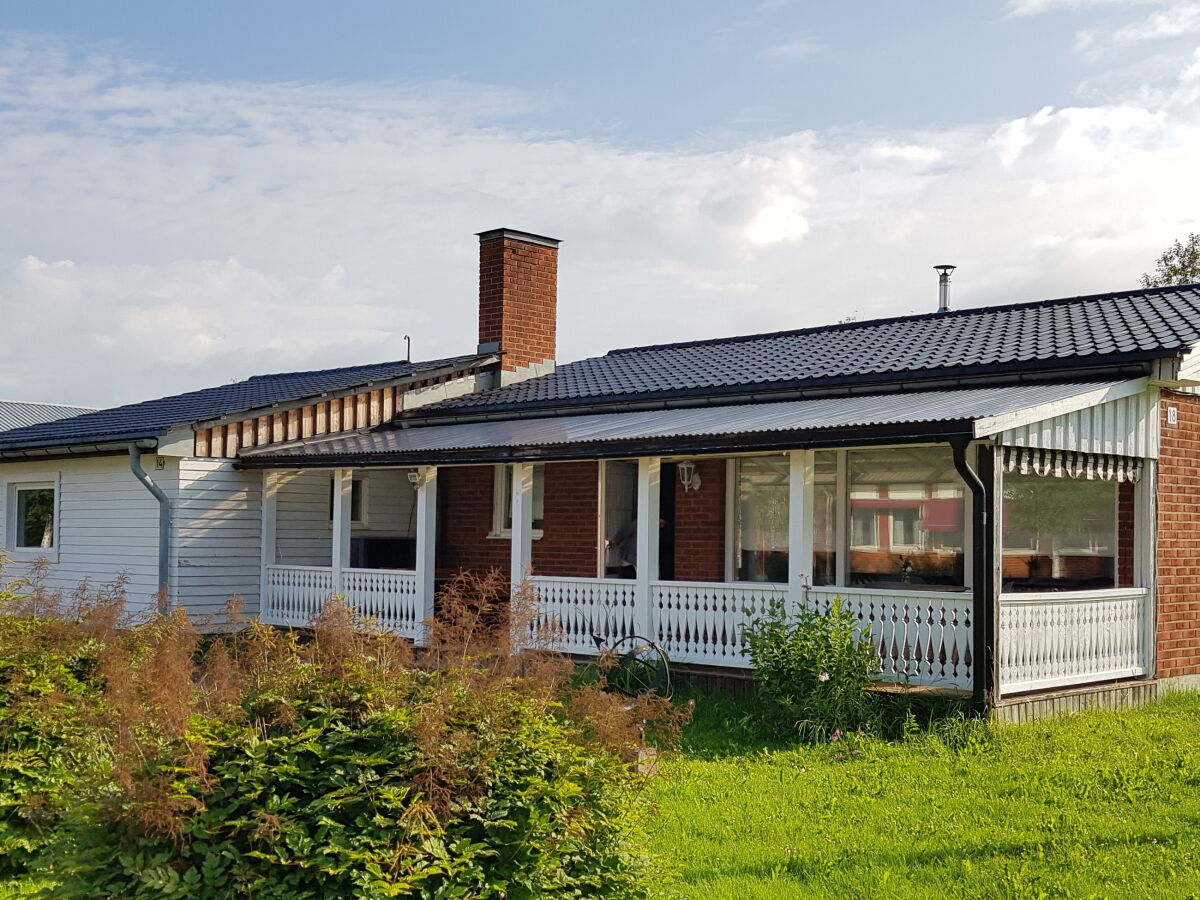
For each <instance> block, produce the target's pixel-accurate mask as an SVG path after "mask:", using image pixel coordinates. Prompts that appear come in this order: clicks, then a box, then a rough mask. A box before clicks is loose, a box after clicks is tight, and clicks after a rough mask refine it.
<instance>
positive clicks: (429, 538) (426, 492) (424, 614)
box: [417, 466, 437, 643]
mask: <svg viewBox="0 0 1200 900" xmlns="http://www.w3.org/2000/svg"><path fill="white" fill-rule="evenodd" d="M417 476H418V478H419V479H420V480H419V481H418V482H417V603H418V605H419V608H420V610H421V620H420V622H419V623H418V625H419V627H420V628H421V633H422V635H424V634H425V631H426V626H424V625H423V624H421V623H424V622H428V621H430V620H432V619H433V616H434V605H433V602H434V586H435V581H434V576H435V574H436V569H437V558H436V557H437V466H421V467H420V468H419V469H417ZM421 641H422V643H424V642H425V639H424V637H422V638H421Z"/></svg>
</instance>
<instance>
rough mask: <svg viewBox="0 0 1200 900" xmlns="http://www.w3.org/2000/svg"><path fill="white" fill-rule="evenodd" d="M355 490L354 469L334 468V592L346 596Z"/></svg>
mask: <svg viewBox="0 0 1200 900" xmlns="http://www.w3.org/2000/svg"><path fill="white" fill-rule="evenodd" d="M353 492H354V470H353V469H334V470H333V559H332V568H333V592H334V593H335V594H339V595H342V596H344V594H343V590H344V588H345V584H344V580H343V578H342V569H344V568H346V566H347V565H348V564H349V562H350V498H351V496H352V494H353Z"/></svg>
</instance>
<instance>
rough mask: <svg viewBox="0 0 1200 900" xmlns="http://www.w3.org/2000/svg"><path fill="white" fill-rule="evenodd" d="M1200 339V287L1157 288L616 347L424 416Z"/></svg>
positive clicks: (1156, 349)
mask: <svg viewBox="0 0 1200 900" xmlns="http://www.w3.org/2000/svg"><path fill="white" fill-rule="evenodd" d="M1198 340H1200V285H1184V286H1180V287H1172V288H1152V289H1143V290H1136V291H1123V292H1120V293H1112V294H1097V295H1095V296H1090V297H1072V298H1066V299H1061V300H1042V301H1038V302H1035V303H1021V304H1014V305H1008V306H994V307H987V308H977V309H961V310H952V311H950V312H946V313H936V312H935V313H927V314H922V315H914V316H902V317H899V318H893V319H878V320H874V321H869V322H849V323H844V324H839V325H832V326H826V327H821V328H804V329H800V330H797V331H782V332H778V333H774V334H759V335H748V336H745V337H734V338H727V339H722V340H708V341H691V342H688V343H682V344H661V345H657V346H651V347H632V348H629V349H625V350H613V351H612V352H610V353H609V354H607V355H606V356H600V357H595V358H592V359H584V360H581V361H579V362H574V363H567V364H563V365H559V366H558V367H557V369H556V370H555V371H554V372H553V373H552V374H548V375H543V376H541V377H539V378H532V379H530V380H528V381H523V382H519V383H517V384H513V385H510V386H508V387H503V388H498V389H494V390H490V391H483V392H480V393H475V394H469V395H466V396H463V397H458V398H455V399H452V400H447V401H444V402H442V403H439V404H437V405H435V406H431V407H428V408H426V409H422V410H421V415H422V416H425V415H431V414H433V415H437V414H441V413H445V414H476V413H488V412H518V411H522V410H526V409H536V408H546V407H579V406H596V405H603V404H607V403H617V402H632V401H637V400H653V399H665V398H672V397H687V396H705V397H713V396H719V395H729V394H736V393H745V392H754V393H759V392H763V391H770V390H784V389H789V388H801V387H804V388H807V387H819V386H826V385H830V386H832V385H838V384H879V383H886V382H895V381H898V380H899V378H900V377H901V376H902V377H904V378H905V379H910V378H920V377H951V376H960V375H961V376H971V375H977V374H986V373H990V372H999V371H1005V372H1018V371H1028V370H1033V369H1038V370H1047V369H1055V368H1057V369H1068V368H1076V369H1077V368H1078V367H1083V366H1088V365H1089V364H1093V363H1094V364H1096V365H1097V366H1100V365H1111V364H1114V363H1119V362H1121V361H1127V362H1133V361H1140V360H1147V359H1151V358H1155V357H1163V356H1171V355H1174V354H1176V353H1179V352H1182V351H1183V350H1185V349H1186V348H1187V347H1188V346H1189V345H1190V344H1192V343H1194V342H1196V341H1198ZM1067 377H1070V376H1067ZM1075 377H1078V376H1075Z"/></svg>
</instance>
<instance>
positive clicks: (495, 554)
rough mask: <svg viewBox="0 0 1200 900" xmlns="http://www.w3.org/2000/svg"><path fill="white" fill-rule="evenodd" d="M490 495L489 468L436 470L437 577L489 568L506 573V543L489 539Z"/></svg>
mask: <svg viewBox="0 0 1200 900" xmlns="http://www.w3.org/2000/svg"><path fill="white" fill-rule="evenodd" d="M493 494H494V489H493V487H492V467H491V466H463V467H445V468H441V469H438V510H437V516H438V547H437V571H438V574H439V575H448V574H453V573H454V572H458V571H459V570H461V569H466V570H468V571H471V572H476V573H478V574H483V573H484V572H486V571H487V570H488V569H490V568H492V567H499V568H500V569H501V570H502V571H504V572H507V571H508V567H509V564H510V560H509V554H510V549H509V542H508V541H505V540H496V539H492V538H489V537H488V532H490V531H491V530H492V497H493Z"/></svg>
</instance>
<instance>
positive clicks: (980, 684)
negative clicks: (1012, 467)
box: [949, 437, 995, 709]
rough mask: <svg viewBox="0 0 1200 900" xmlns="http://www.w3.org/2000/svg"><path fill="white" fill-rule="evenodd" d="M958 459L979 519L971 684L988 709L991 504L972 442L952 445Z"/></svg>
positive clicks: (974, 536) (974, 544)
mask: <svg viewBox="0 0 1200 900" xmlns="http://www.w3.org/2000/svg"><path fill="white" fill-rule="evenodd" d="M949 444H950V449H951V451H952V452H953V455H954V468H955V469H956V470H957V471H958V474H959V477H960V478H962V480H963V481H964V482H966V485H967V487H968V488H969V489H970V491H971V498H972V504H971V505H972V508H973V510H974V512H975V515H974V516H972V522H971V555H972V556H973V560H972V566H971V595H972V597H973V598H974V607H975V615H974V621H973V623H972V624H973V628H972V632H973V633H972V645H973V646H972V656H973V658H974V659H973V666H972V669H973V672H972V681H971V694H972V700H973V701H974V703H975V705H976V706H978V707H980V708H981V709H982V708H986V707H988V706H990V705H991V703H992V700H993V699H994V689H995V686H994V685H993V684H992V675H991V672H992V666H993V657H994V653H993V647H994V643H993V637H994V628H995V625H994V613H993V609H992V597H991V593H992V592H991V591H990V590H989V586H990V584H991V582H992V573H991V564H990V562H989V560H990V557H991V554H990V553H989V552H988V550H989V542H990V534H991V529H990V527H989V525H990V523H989V514H990V508H991V506H990V503H989V499H990V498H989V497H988V491H987V488H986V487H985V485H984V483H983V482H982V481H981V480H980V478H979V475H978V474H976V472H975V470H974V469H972V468H971V466H970V464H968V462H967V447H968V445H969V444H970V438H967V437H954V438H951V439H950V441H949Z"/></svg>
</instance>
